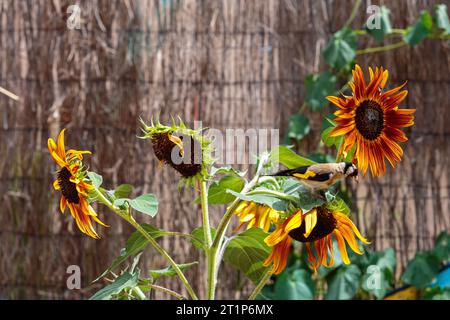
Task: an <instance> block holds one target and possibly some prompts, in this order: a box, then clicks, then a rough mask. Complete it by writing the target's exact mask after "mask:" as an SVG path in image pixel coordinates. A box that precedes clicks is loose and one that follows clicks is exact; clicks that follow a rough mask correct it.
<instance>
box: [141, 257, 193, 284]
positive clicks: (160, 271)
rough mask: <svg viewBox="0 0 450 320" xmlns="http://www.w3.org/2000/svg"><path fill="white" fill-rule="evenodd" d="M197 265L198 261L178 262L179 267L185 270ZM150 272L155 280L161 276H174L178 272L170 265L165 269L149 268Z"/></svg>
mask: <svg viewBox="0 0 450 320" xmlns="http://www.w3.org/2000/svg"><path fill="white" fill-rule="evenodd" d="M196 265H198V262H197V261H194V262H189V263H180V264H177V266H178V268H180V270H181V271H185V270H187V269H189V268H192V267H193V266H196ZM148 273H149V274H150V275H151V276H152V279H153V281H155V280H156V279H158V278H159V277H173V276H176V275H177V272H176V271H175V269H174V268H173V267H172V266H168V267H166V268H163V269H156V270H149V271H148Z"/></svg>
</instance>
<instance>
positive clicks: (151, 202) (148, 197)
mask: <svg viewBox="0 0 450 320" xmlns="http://www.w3.org/2000/svg"><path fill="white" fill-rule="evenodd" d="M125 203H128V204H129V205H130V206H131V207H132V208H133V209H134V210H136V211H139V212H141V213H144V214H146V215H149V216H150V217H152V218H153V217H154V216H156V213H157V212H158V200H157V199H156V197H155V195H154V194H152V193H147V194H143V195H140V196H139V197H137V198H135V199H128V198H120V199H116V200H115V201H114V205H115V206H117V207H123V206H124V205H125Z"/></svg>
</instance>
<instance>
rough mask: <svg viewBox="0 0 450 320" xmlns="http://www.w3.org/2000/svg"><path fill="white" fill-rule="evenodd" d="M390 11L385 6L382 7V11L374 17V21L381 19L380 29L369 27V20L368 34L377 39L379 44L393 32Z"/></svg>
mask: <svg viewBox="0 0 450 320" xmlns="http://www.w3.org/2000/svg"><path fill="white" fill-rule="evenodd" d="M390 12H391V11H390V10H389V9H388V8H386V7H385V6H381V7H380V11H379V13H378V14H377V15H374V17H373V18H374V19H380V20H379V21H380V25H379V27H380V28H376V26H372V25H368V23H369V20H367V23H366V30H367V33H368V34H370V35H371V36H372V37H374V38H375V40H376V41H377V42H383V41H384V36H385V35H387V34H389V33H391V32H392V28H391V21H390V20H389V14H390Z"/></svg>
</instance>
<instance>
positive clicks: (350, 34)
mask: <svg viewBox="0 0 450 320" xmlns="http://www.w3.org/2000/svg"><path fill="white" fill-rule="evenodd" d="M356 40H357V37H356V34H355V32H354V31H353V30H351V29H348V28H346V29H342V30H339V31H338V32H336V33H335V34H334V35H333V36H332V38H331V40H330V42H329V43H328V45H327V46H326V47H325V49H324V50H323V52H322V54H323V56H324V58H325V60H326V61H327V63H328V64H329V65H330V66H331V67H333V68H335V69H338V70H339V69H344V68H346V67H349V66H350V64H351V62H352V61H353V59H355V56H356Z"/></svg>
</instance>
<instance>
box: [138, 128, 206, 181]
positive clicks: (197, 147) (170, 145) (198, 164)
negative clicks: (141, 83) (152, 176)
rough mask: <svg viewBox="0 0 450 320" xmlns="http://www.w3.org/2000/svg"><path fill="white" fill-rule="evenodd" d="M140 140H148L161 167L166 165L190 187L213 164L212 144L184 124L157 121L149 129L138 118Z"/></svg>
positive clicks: (200, 133) (199, 131)
mask: <svg viewBox="0 0 450 320" xmlns="http://www.w3.org/2000/svg"><path fill="white" fill-rule="evenodd" d="M140 121H141V124H142V131H143V132H144V136H143V137H141V138H143V139H150V140H151V142H152V146H153V151H154V152H155V155H156V157H157V158H158V160H159V161H160V163H162V164H169V165H170V166H171V167H172V168H174V169H175V170H176V171H178V172H179V173H180V174H181V176H182V177H183V179H184V180H185V182H186V183H187V184H191V185H193V184H194V182H195V180H196V178H201V179H204V178H205V177H207V176H208V173H207V167H208V166H209V165H211V164H212V159H211V141H210V140H209V139H208V138H207V137H205V135H204V134H202V129H199V130H193V129H189V128H187V127H186V125H185V124H184V123H183V121H181V119H180V121H179V123H178V124H177V123H175V120H173V121H172V125H171V126H166V125H163V124H161V123H160V122H159V120H157V121H156V124H154V123H153V120H152V122H151V125H150V126H148V125H146V124H145V122H144V121H143V120H142V119H141V120H140Z"/></svg>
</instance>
